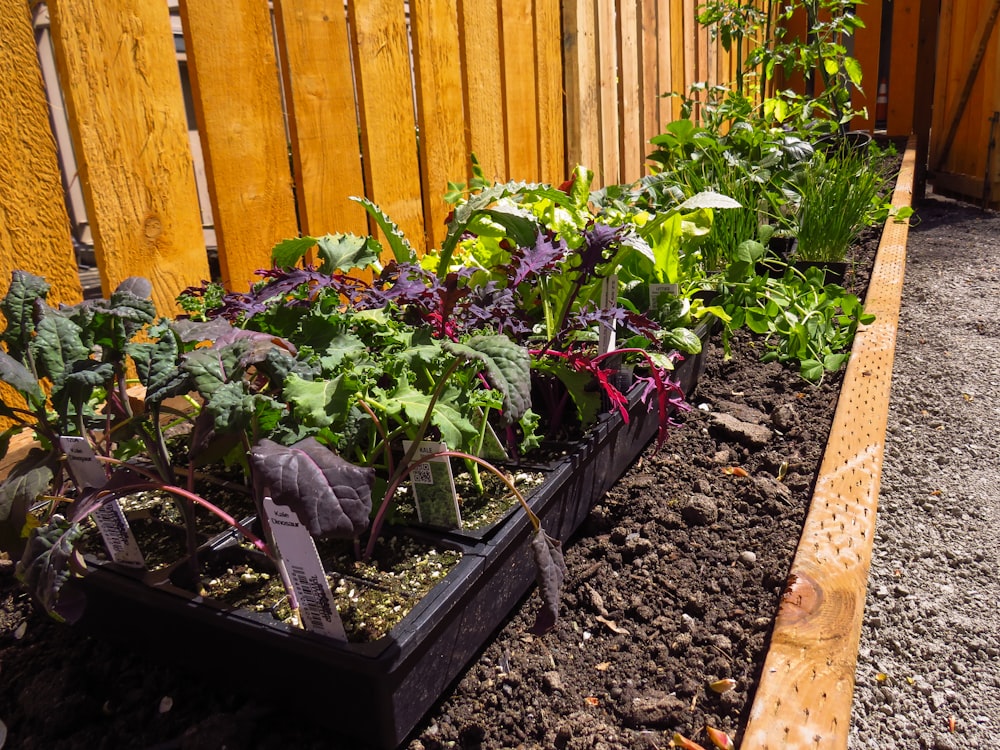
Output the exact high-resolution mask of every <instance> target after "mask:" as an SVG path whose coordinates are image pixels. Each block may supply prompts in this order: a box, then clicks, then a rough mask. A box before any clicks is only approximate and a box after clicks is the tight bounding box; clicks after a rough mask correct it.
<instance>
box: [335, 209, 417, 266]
mask: <svg viewBox="0 0 1000 750" xmlns="http://www.w3.org/2000/svg"><path fill="white" fill-rule="evenodd" d="M351 200H352V201H355V202H356V203H360V204H361V205H362V206H364V209H365V211H367V212H368V215H369V216H371V217H372V218H373V219H374V220H375V223H376V224H378V226H379V229H381V230H382V233H383V234H384V235H385V238H386V241H388V243H389V249H390V250H392V255H393V257H394V258H395V259H396V262H397V263H415V262H416V260H417V253H416V251H415V250H414V249H413V247H412V246H411V245H410V241H409V240H408V239H406V235H404V234H403V230H402V229H400V228H399V226H397V225H396V223H395V222H393V221H392V219H390V218H389V217H388V215H386V214H385V213H384V212H383V211H382V209H381V208H379V207H378V206H376V205H375V204H374V203H372V202H371V201H370V200H368V199H367V198H358V197H352V198H351Z"/></svg>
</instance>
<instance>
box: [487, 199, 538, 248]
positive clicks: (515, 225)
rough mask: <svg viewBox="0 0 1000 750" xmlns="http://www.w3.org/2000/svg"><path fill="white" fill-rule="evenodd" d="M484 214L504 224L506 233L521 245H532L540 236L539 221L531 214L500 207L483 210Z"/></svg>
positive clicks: (501, 224)
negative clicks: (505, 209) (525, 214)
mask: <svg viewBox="0 0 1000 750" xmlns="http://www.w3.org/2000/svg"><path fill="white" fill-rule="evenodd" d="M483 215H485V216H487V217H489V219H490V220H491V221H495V222H496V223H497V224H499V225H500V226H502V227H503V228H504V231H505V233H506V235H507V236H508V237H510V239H512V240H514V242H515V243H516V244H517V245H518V246H519V247H531V246H532V245H534V244H535V240H536V239H537V238H538V232H539V229H538V223H537V222H536V221H535V220H534V218H532V217H530V216H524V215H523V214H520V213H518V212H516V211H504V210H501V209H498V208H492V209H489V210H487V211H483Z"/></svg>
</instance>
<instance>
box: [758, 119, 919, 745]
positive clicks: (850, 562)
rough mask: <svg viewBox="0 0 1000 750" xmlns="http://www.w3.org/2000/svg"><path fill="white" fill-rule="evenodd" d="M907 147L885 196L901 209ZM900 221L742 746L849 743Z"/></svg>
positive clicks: (877, 275) (868, 303)
mask: <svg viewBox="0 0 1000 750" xmlns="http://www.w3.org/2000/svg"><path fill="white" fill-rule="evenodd" d="M914 153H915V140H914V139H913V138H911V139H910V143H909V145H908V147H907V151H906V154H905V157H904V161H903V167H902V170H901V171H900V175H899V178H898V180H897V183H896V189H895V192H894V193H893V198H892V202H893V205H895V206H908V205H910V202H911V192H912V180H913V168H914ZM907 232H908V225H907V224H906V223H905V222H903V223H896V222H889V224H888V225H887V226H886V228H885V231H884V232H883V234H882V241H881V243H880V244H879V250H878V255H877V257H876V260H875V268H874V270H873V272H872V279H871V284H870V286H869V291H868V296H867V298H866V299H865V309H866V310H867V311H868V312H871V313H873V314H874V315H875V316H876V319H875V322H874V323H873V324H872V325H870V326H867V327H865V328H863V329H862V330H859V331H858V334H857V336H856V338H855V340H854V347H853V349H852V354H851V359H850V361H849V362H848V365H847V371H846V373H845V375H844V385H843V388H842V389H841V393H840V400H839V401H838V403H837V411H836V413H835V415H834V421H833V427H832V429H831V431H830V438H829V441H828V443H827V448H826V452H825V453H824V456H823V462H822V464H821V466H820V470H819V477H818V479H817V481H816V488H815V490H814V492H813V499H812V502H811V504H810V508H809V513H808V515H807V516H806V521H805V526H804V528H803V531H802V537H801V539H800V541H799V546H798V549H797V550H796V553H795V559H794V561H793V562H792V570H791V574H790V575H789V578H788V584H787V585H786V587H785V591H784V592H783V594H782V596H781V604H780V606H779V610H778V616H777V618H776V620H775V624H774V632H773V635H772V637H771V646H770V648H769V650H768V653H767V658H766V659H765V662H764V668H763V674H762V677H761V681H760V684H759V685H758V687H757V693H756V696H755V698H754V702H753V706H752V708H751V711H750V720H749V724H748V726H747V729H746V732H745V733H744V735H743V744H742V745H741V747H742V748H743V750H764V749H765V748H767V749H768V750H778V749H779V748H791V747H796V748H805V747H822V748H830V749H831V750H833V749H836V748H846V747H847V735H848V731H849V729H850V716H851V702H852V697H853V691H854V671H855V666H856V663H857V655H858V644H859V642H860V638H861V622H862V613H863V610H864V604H865V592H866V588H867V583H868V568H869V566H870V563H871V554H872V543H873V540H874V533H875V513H876V508H877V506H878V489H879V481H880V477H881V471H882V455H883V450H884V445H885V429H886V422H887V420H888V414H889V386H890V383H891V380H892V361H893V354H894V351H895V344H896V328H897V323H898V319H899V305H900V298H901V295H902V288H903V270H904V265H905V262H906V237H907Z"/></svg>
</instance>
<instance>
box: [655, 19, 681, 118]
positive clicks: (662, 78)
mask: <svg viewBox="0 0 1000 750" xmlns="http://www.w3.org/2000/svg"><path fill="white" fill-rule="evenodd" d="M656 4H657V6H658V7H657V10H656V39H657V50H656V56H657V80H658V81H659V89H658V90H657V94H659V97H660V98H659V99H658V104H659V110H660V111H659V114H658V118H659V124H658V127H657V133H662V132H663V130H664V128H666V126H667V123H668V122H670V121H671V120H673V119H674V104H673V99H674V97H671V96H665V94H667V93H669V92H671V91H673V90H674V72H673V48H674V47H675V46H676V44H675V41H674V36H675V35H674V34H673V33H672V32H673V28H674V27H673V21H672V19H671V15H672V13H673V6H675V5H676V4H677V3H669V2H662V1H661V0H657V3H656Z"/></svg>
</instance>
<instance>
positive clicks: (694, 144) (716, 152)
mask: <svg viewBox="0 0 1000 750" xmlns="http://www.w3.org/2000/svg"><path fill="white" fill-rule="evenodd" d="M651 143H652V144H653V145H654V146H656V148H655V149H654V150H653V151H652V152H651V153H650V155H649V157H648V158H649V161H650V162H651V163H652V164H654V165H655V173H654V174H653V175H652V176H650V177H649V178H646V179H645V180H644V181H643V184H644V186H645V187H646V189H647V191H648V200H649V202H650V203H651V205H652V206H653V207H655V208H661V207H662V206H664V204H667V202H668V201H669V200H671V197H672V195H673V194H674V193H676V192H677V191H680V192H681V193H682V194H683V195H684V196H693V195H696V194H699V193H704V192H706V191H710V190H711V191H714V192H717V193H719V194H722V195H725V196H728V197H729V198H731V199H733V200H734V201H735V204H734V207H732V208H729V209H727V210H724V211H716V212H715V215H714V217H713V227H712V231H711V233H710V234H709V235H708V236H706V237H705V238H704V239H703V240H702V242H701V243H700V252H701V256H702V261H703V263H704V266H705V271H706V273H713V272H716V271H720V270H723V269H724V268H725V266H726V264H727V263H728V262H730V261H731V260H732V259H733V254H734V252H735V250H736V248H737V247H739V245H740V243H742V242H744V241H746V240H758V241H760V242H762V243H763V244H766V243H767V242H768V240H769V239H770V237H771V236H772V235H773V234H774V233H775V232H778V233H786V234H787V233H789V232H790V231H791V228H792V224H791V219H790V216H791V215H792V213H793V211H792V206H794V202H795V195H794V194H793V193H790V192H789V191H788V190H787V189H786V186H787V185H788V184H789V182H790V181H791V180H792V179H793V178H794V175H795V174H796V172H797V171H799V170H800V169H802V167H803V165H804V164H805V163H806V162H808V160H809V158H810V157H811V156H812V153H813V149H812V146H811V145H810V144H808V143H807V142H805V141H803V140H802V139H801V138H798V137H797V136H794V135H791V134H788V133H783V132H781V131H775V130H771V129H769V128H766V127H763V126H762V125H761V124H760V123H757V124H756V125H755V124H752V123H751V122H749V121H745V120H740V121H737V122H733V123H731V124H730V125H729V126H728V130H727V131H726V132H725V133H721V132H719V131H716V130H712V129H710V128H708V127H703V126H702V127H700V126H696V125H695V124H694V123H693V122H692V121H691V120H688V119H684V120H677V121H675V122H672V123H670V124H669V125H668V126H667V128H666V130H665V132H664V133H662V134H660V135H658V136H655V137H654V138H653V139H651Z"/></svg>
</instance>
